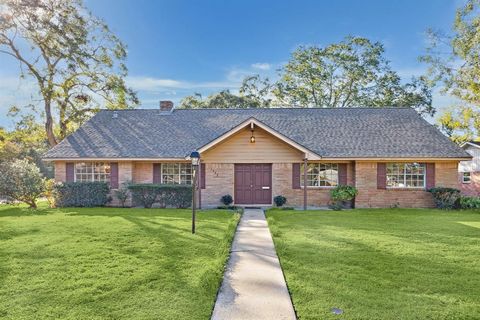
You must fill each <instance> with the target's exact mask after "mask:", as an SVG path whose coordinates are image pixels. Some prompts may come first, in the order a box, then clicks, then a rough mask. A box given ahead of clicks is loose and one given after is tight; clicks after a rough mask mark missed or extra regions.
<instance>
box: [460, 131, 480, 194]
mask: <svg viewBox="0 0 480 320" xmlns="http://www.w3.org/2000/svg"><path fill="white" fill-rule="evenodd" d="M461 147H462V148H463V149H464V150H465V151H466V152H467V153H468V154H470V155H471V156H472V159H471V160H469V161H460V165H459V166H458V173H459V179H460V184H461V190H462V193H463V194H466V195H469V196H479V195H480V142H478V141H469V142H466V143H464V144H462V146H461Z"/></svg>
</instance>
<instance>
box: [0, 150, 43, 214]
mask: <svg viewBox="0 0 480 320" xmlns="http://www.w3.org/2000/svg"><path fill="white" fill-rule="evenodd" d="M44 191H45V179H44V178H43V176H42V174H41V173H40V170H39V169H38V167H37V166H36V165H35V164H33V163H31V162H29V161H28V160H25V159H24V160H14V161H12V162H10V161H6V162H2V163H1V164H0V194H2V195H6V196H8V197H10V198H12V199H13V200H17V201H21V202H25V203H26V204H28V205H29V206H30V208H36V207H37V203H36V201H37V199H38V197H40V196H41V195H42V194H43V192H44Z"/></svg>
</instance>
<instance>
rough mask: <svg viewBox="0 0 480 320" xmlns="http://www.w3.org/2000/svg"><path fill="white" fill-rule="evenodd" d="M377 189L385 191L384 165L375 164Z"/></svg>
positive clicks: (385, 174) (385, 172)
mask: <svg viewBox="0 0 480 320" xmlns="http://www.w3.org/2000/svg"><path fill="white" fill-rule="evenodd" d="M377 189H387V164H386V163H377Z"/></svg>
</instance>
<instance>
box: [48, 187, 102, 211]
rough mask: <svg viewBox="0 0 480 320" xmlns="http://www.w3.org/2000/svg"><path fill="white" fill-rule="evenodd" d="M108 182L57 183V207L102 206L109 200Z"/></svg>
mask: <svg viewBox="0 0 480 320" xmlns="http://www.w3.org/2000/svg"><path fill="white" fill-rule="evenodd" d="M109 191H110V187H109V186H108V183H106V182H66V183H60V184H56V185H55V192H54V196H55V205H56V206H57V207H101V206H104V205H106V204H107V202H108V201H109V197H108V192H109Z"/></svg>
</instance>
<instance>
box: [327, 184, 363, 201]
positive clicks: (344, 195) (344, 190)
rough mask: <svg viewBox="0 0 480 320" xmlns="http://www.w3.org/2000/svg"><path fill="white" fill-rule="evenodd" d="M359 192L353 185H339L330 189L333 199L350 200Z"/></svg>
mask: <svg viewBox="0 0 480 320" xmlns="http://www.w3.org/2000/svg"><path fill="white" fill-rule="evenodd" d="M357 194H358V190H357V188H355V187H352V186H345V185H338V186H336V187H335V188H333V189H332V190H330V196H331V197H332V200H333V201H350V200H353V199H354V198H355V197H356V196H357Z"/></svg>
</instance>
